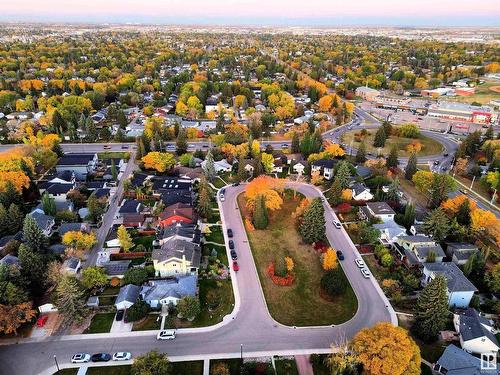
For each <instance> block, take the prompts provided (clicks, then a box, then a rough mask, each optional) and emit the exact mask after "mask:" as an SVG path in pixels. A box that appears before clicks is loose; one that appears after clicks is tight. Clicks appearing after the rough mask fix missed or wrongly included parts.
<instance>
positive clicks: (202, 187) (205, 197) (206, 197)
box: [197, 176, 212, 218]
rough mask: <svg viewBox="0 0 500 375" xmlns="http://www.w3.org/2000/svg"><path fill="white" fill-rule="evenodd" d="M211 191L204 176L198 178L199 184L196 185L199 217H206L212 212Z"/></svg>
mask: <svg viewBox="0 0 500 375" xmlns="http://www.w3.org/2000/svg"><path fill="white" fill-rule="evenodd" d="M211 196H212V193H211V190H210V187H209V186H208V183H207V180H206V178H205V176H202V178H201V179H200V184H199V187H198V205H197V211H198V213H199V214H200V215H201V217H204V218H208V217H209V216H210V214H211V213H212V204H211V202H212V198H211Z"/></svg>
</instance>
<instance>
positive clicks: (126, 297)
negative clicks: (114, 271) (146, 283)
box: [115, 284, 141, 310]
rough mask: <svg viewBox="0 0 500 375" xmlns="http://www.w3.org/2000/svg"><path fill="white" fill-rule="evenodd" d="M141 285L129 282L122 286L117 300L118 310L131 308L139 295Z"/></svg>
mask: <svg viewBox="0 0 500 375" xmlns="http://www.w3.org/2000/svg"><path fill="white" fill-rule="evenodd" d="M140 292H141V287H140V286H137V285H133V284H128V285H125V286H122V287H121V288H120V292H118V296H117V297H116V300H115V307H116V309H117V310H126V309H128V308H130V306H132V305H133V304H134V303H135V302H136V301H137V298H138V297H139V294H140Z"/></svg>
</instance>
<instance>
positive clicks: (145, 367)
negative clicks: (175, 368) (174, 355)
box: [131, 350, 172, 375]
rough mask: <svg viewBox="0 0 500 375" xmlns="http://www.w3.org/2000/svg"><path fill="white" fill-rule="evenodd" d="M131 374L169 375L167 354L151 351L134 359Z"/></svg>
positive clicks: (169, 366) (169, 368)
mask: <svg viewBox="0 0 500 375" xmlns="http://www.w3.org/2000/svg"><path fill="white" fill-rule="evenodd" d="M131 372H132V375H145V374H147V375H170V374H171V372H172V371H171V365H170V362H169V361H168V357H167V354H166V353H159V352H157V351H156V350H153V351H150V352H148V353H146V354H143V355H141V356H138V357H136V358H135V359H134V363H133V364H132V366H131Z"/></svg>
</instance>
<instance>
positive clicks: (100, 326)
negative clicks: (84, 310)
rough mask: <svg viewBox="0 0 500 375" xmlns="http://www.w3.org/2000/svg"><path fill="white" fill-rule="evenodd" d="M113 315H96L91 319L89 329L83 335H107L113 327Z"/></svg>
mask: <svg viewBox="0 0 500 375" xmlns="http://www.w3.org/2000/svg"><path fill="white" fill-rule="evenodd" d="M114 318H115V313H114V312H112V313H98V314H95V315H94V316H93V317H92V320H91V322H90V326H89V328H87V329H86V330H85V332H84V333H107V332H109V331H110V329H111V326H112V325H113V319H114Z"/></svg>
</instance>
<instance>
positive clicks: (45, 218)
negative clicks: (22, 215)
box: [30, 211, 54, 230]
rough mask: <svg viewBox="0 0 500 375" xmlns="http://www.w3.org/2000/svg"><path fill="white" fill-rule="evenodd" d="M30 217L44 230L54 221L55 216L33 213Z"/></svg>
mask: <svg viewBox="0 0 500 375" xmlns="http://www.w3.org/2000/svg"><path fill="white" fill-rule="evenodd" d="M30 215H31V217H32V218H33V219H34V220H35V222H36V223H37V225H38V226H39V227H40V228H41V229H42V230H44V229H45V228H47V225H48V224H49V223H50V222H53V221H54V217H53V216H50V215H45V214H42V213H41V212H38V211H33V212H32V213H30Z"/></svg>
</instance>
